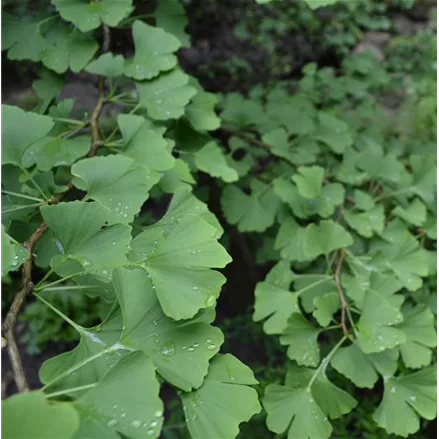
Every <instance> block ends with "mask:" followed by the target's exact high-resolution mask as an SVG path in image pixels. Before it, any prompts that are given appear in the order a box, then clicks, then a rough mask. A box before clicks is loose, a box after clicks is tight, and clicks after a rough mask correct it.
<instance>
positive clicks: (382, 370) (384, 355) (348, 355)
mask: <svg viewBox="0 0 439 439" xmlns="http://www.w3.org/2000/svg"><path fill="white" fill-rule="evenodd" d="M331 366H332V367H333V368H334V369H335V370H336V371H337V372H339V373H341V374H342V375H344V376H345V377H346V378H348V379H350V380H351V381H352V382H353V383H354V384H355V385H356V386H357V387H367V388H369V389H372V388H373V387H374V385H375V383H376V382H377V381H378V377H379V375H382V376H383V377H384V378H385V379H388V378H389V377H391V376H392V375H394V373H395V372H396V370H397V368H398V350H397V349H388V350H385V351H384V352H379V353H376V354H365V353H364V352H363V351H362V350H361V349H360V348H359V347H358V346H357V344H355V343H354V344H352V345H350V346H348V347H346V348H340V349H339V350H338V351H337V352H336V353H335V355H334V356H333V357H332V359H331Z"/></svg>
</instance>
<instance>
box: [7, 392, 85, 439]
mask: <svg viewBox="0 0 439 439" xmlns="http://www.w3.org/2000/svg"><path fill="white" fill-rule="evenodd" d="M2 415H3V416H4V417H3V422H2V435H4V437H5V438H11V439H12V438H13V439H29V438H55V437H56V438H57V439H71V438H73V436H74V434H75V432H76V430H78V428H79V416H78V413H77V411H76V410H75V408H74V406H73V405H72V404H71V403H69V402H49V400H48V399H47V398H46V395H44V393H42V392H37V391H34V392H30V393H20V394H17V395H14V396H12V397H10V398H8V399H6V400H3V401H2Z"/></svg>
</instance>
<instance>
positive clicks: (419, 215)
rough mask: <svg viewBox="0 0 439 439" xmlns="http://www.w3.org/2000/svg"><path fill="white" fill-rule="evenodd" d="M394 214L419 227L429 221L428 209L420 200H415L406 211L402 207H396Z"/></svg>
mask: <svg viewBox="0 0 439 439" xmlns="http://www.w3.org/2000/svg"><path fill="white" fill-rule="evenodd" d="M392 213H393V214H394V215H396V216H399V217H400V218H402V219H403V220H404V221H406V222H408V223H409V224H413V225H414V226H418V227H420V226H422V225H423V224H424V223H425V221H426V220H427V208H426V206H425V204H424V203H423V202H422V201H421V200H419V198H415V200H413V201H412V202H411V203H410V205H409V206H408V207H407V208H406V209H403V208H402V207H401V206H397V207H395V208H394V209H393V210H392Z"/></svg>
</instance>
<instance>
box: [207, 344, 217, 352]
mask: <svg viewBox="0 0 439 439" xmlns="http://www.w3.org/2000/svg"><path fill="white" fill-rule="evenodd" d="M207 349H208V350H209V351H213V350H215V349H216V345H214V344H210V345H209V346H207Z"/></svg>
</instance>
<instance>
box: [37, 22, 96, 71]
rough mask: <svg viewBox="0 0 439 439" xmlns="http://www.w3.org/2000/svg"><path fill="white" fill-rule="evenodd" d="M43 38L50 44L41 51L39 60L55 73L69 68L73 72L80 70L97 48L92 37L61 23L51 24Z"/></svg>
mask: <svg viewBox="0 0 439 439" xmlns="http://www.w3.org/2000/svg"><path fill="white" fill-rule="evenodd" d="M45 38H46V39H47V41H48V42H49V43H50V46H49V47H48V48H47V49H45V50H44V51H42V52H41V61H42V62H43V64H44V65H45V66H46V67H47V68H48V69H51V70H54V71H55V72H57V73H64V72H65V71H66V70H67V69H69V68H70V70H72V71H73V72H79V71H81V70H82V69H83V68H84V67H85V66H86V65H87V64H88V63H89V62H90V60H91V59H92V58H93V55H94V54H95V53H96V51H97V50H98V48H99V46H98V43H97V42H96V41H95V40H94V39H91V38H88V37H86V36H84V35H82V34H80V33H78V32H77V31H76V30H72V29H71V28H70V27H69V26H65V25H64V24H61V23H57V24H55V25H54V26H51V27H50V30H49V32H48V33H47V34H46V35H45Z"/></svg>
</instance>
